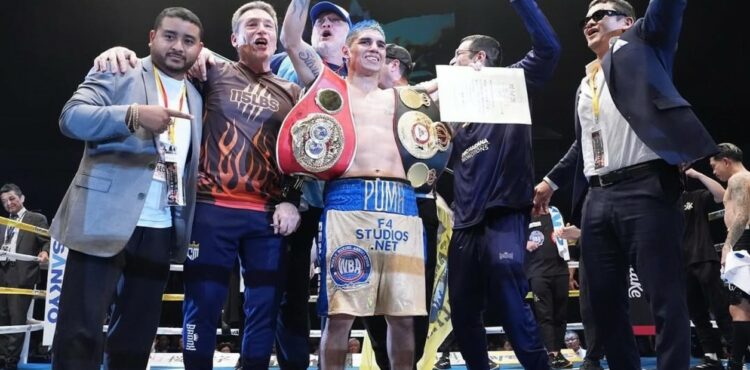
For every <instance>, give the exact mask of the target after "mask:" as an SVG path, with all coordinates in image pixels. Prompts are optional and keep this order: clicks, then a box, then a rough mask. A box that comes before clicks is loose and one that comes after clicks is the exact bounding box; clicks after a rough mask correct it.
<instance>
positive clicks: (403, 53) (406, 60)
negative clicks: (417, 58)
mask: <svg viewBox="0 0 750 370" xmlns="http://www.w3.org/2000/svg"><path fill="white" fill-rule="evenodd" d="M385 57H386V58H388V59H398V61H399V62H401V64H403V65H405V66H406V70H407V71H411V70H412V68H414V63H413V62H412V61H411V54H409V51H408V50H406V49H404V48H403V47H401V46H398V45H396V44H387V45H386V46H385Z"/></svg>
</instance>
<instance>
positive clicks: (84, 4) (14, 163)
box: [0, 0, 750, 218]
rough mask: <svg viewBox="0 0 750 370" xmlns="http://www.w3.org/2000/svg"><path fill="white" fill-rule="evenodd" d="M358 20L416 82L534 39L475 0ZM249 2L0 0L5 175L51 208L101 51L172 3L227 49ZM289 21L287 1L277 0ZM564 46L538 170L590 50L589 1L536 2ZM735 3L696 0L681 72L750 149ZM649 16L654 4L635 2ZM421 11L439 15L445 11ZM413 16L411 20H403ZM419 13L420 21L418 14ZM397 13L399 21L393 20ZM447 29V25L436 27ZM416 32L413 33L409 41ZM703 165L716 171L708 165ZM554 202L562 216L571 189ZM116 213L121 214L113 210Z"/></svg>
mask: <svg viewBox="0 0 750 370" xmlns="http://www.w3.org/2000/svg"><path fill="white" fill-rule="evenodd" d="M337 2H338V3H339V4H341V5H342V6H344V7H346V8H348V9H350V10H351V12H352V15H353V18H354V20H355V21H356V20H359V19H361V18H363V17H370V18H374V19H377V20H378V21H381V22H382V23H386V25H388V24H391V26H390V27H389V26H386V31H388V32H389V35H388V36H389V37H388V39H389V41H393V40H396V41H399V42H402V43H405V44H407V45H406V46H407V47H408V48H409V49H410V50H411V51H412V53H413V54H414V59H415V61H416V62H417V71H416V72H417V73H415V75H414V77H415V79H424V78H427V77H429V76H431V75H433V74H434V67H433V66H434V64H436V63H438V64H447V62H448V61H449V60H450V59H451V57H452V54H453V50H454V49H455V48H456V47H457V46H458V44H459V41H460V39H461V37H463V36H466V35H469V34H474V33H483V34H488V35H491V36H494V37H495V38H497V39H498V40H500V42H501V44H502V45H503V49H504V52H505V58H504V62H503V65H507V64H510V63H512V62H514V61H516V60H518V59H519V58H521V57H522V56H523V55H524V54H525V53H526V52H527V51H528V49H529V47H530V41H529V38H528V36H527V33H526V31H525V29H524V28H523V26H522V24H521V23H520V21H519V19H518V17H517V15H516V14H515V12H514V11H513V9H512V8H511V7H510V5H509V4H508V2H507V1H487V0H485V1H479V0H461V1H448V0H435V1H429V0H416V1H411V0H410V1H405V0H359V1H356V2H355V1H350V0H339V1H337ZM243 3H244V1H236V0H232V1H197V0H182V1H164V0H152V1H141V0H137V1H135V0H134V1H111V0H105V1H102V0H97V1H94V0H78V1H33V0H29V1H2V2H0V27H2V29H1V31H2V32H0V50H1V51H2V54H0V63H1V64H0V65H1V66H2V67H1V71H2V72H1V73H2V80H1V81H2V86H3V96H2V99H0V101H1V103H0V104H2V106H1V107H0V125H1V126H0V127H1V130H0V133H1V134H0V135H1V136H0V138H2V140H0V160H1V162H0V163H2V164H1V165H0V184H2V183H5V182H14V183H16V184H18V185H19V186H20V187H21V188H22V189H23V191H24V193H25V194H26V198H27V200H26V205H27V207H28V208H30V209H34V210H39V211H41V212H42V213H44V214H45V215H47V216H48V217H50V218H51V217H52V216H53V215H54V213H55V211H56V209H57V206H58V204H59V202H60V199H61V198H62V196H63V194H64V193H65V189H66V188H67V186H68V184H69V182H70V181H71V179H72V177H73V174H74V173H75V170H76V167H77V165H78V161H79V160H80V156H81V153H82V148H83V143H81V142H77V141H75V140H72V139H68V138H66V137H64V136H62V134H60V132H59V129H58V126H57V119H58V116H59V114H60V111H61V109H62V107H63V105H64V104H65V102H66V100H67V99H68V98H69V97H70V96H71V95H72V94H73V92H74V90H75V88H76V86H77V85H78V84H79V83H80V82H81V81H82V80H83V78H84V76H85V75H86V73H87V71H88V70H89V68H90V67H91V65H92V60H93V59H94V57H95V56H96V55H98V54H99V53H100V52H101V51H103V50H104V49H106V48H108V47H110V46H113V45H123V46H127V47H130V48H132V49H134V50H135V51H136V52H137V53H138V55H139V56H143V55H145V54H147V53H148V47H147V42H148V41H147V40H148V30H150V29H151V28H152V25H153V20H154V17H155V16H156V14H158V12H159V11H160V10H161V9H163V8H165V7H167V6H184V7H187V8H189V9H191V10H193V11H194V12H195V13H196V14H198V16H199V17H200V18H201V20H202V21H203V23H204V26H205V28H206V34H205V37H204V41H205V44H206V45H207V46H209V47H210V48H211V49H213V50H216V51H218V52H220V53H222V54H223V55H226V56H228V57H232V58H233V57H234V56H235V52H234V50H233V49H232V48H231V45H230V44H229V35H230V32H231V30H230V18H231V14H232V13H233V12H234V10H235V9H236V8H237V7H238V6H240V5H241V4H243ZM271 3H272V4H273V5H274V6H275V7H276V9H277V12H278V13H279V17H281V18H283V14H284V13H285V11H286V7H287V5H288V1H271ZM538 3H539V4H540V7H541V8H542V10H543V11H544V12H545V13H546V15H547V17H548V18H549V19H550V22H551V23H552V26H553V27H554V28H555V30H556V31H557V33H558V35H559V37H560V40H561V43H562V45H563V54H562V58H561V60H560V64H559V66H558V69H557V71H556V73H555V75H554V77H553V80H552V81H551V82H550V83H549V85H548V87H547V88H546V89H545V90H544V91H542V92H540V93H538V94H536V95H532V98H533V111H532V114H533V122H534V138H535V140H534V151H535V155H536V168H535V170H536V172H537V177H538V179H541V177H542V176H543V175H544V173H546V172H547V171H548V170H549V169H550V168H551V167H552V166H553V165H554V163H556V162H557V160H558V159H559V158H560V157H561V156H562V154H564V153H565V151H566V150H567V148H568V146H569V145H570V143H571V142H572V140H573V120H572V118H573V98H574V92H575V90H576V87H577V86H578V84H579V82H580V79H581V78H582V76H583V71H584V65H585V64H586V63H588V62H589V61H591V60H592V59H593V58H594V56H593V54H592V53H591V52H590V51H589V50H588V49H587V48H586V45H585V43H584V40H583V36H582V34H581V31H580V29H579V28H578V26H577V24H578V21H579V20H580V19H581V17H582V16H583V15H585V13H586V7H587V4H588V1H586V0H538ZM739 4H740V1H739V0H711V1H708V0H700V1H691V2H690V3H689V5H688V8H687V10H686V12H685V16H684V22H683V25H684V26H683V32H682V36H681V38H680V45H679V49H680V50H679V52H678V54H677V60H676V63H675V72H674V79H675V81H676V84H677V86H678V88H679V89H680V91H681V92H682V94H683V95H684V97H685V98H686V99H687V100H688V101H690V102H691V103H692V104H693V107H694V109H695V111H696V112H697V114H698V116H699V117H701V119H702V120H703V122H704V124H705V126H706V127H707V128H708V130H709V132H710V133H711V134H712V135H713V136H714V138H715V139H716V141H717V142H722V141H731V142H734V143H737V144H739V145H740V147H741V148H743V150H745V151H746V152H750V147H749V146H748V142H750V137H749V136H748V134H747V132H748V130H747V129H746V128H745V127H744V125H745V124H746V120H742V117H743V113H744V108H745V107H744V106H743V105H742V104H743V102H744V101H746V99H744V97H745V96H746V94H745V91H744V89H745V86H744V83H742V82H741V81H746V79H747V73H746V70H745V69H744V68H745V67H746V66H748V65H749V64H748V58H747V55H746V49H745V47H746V44H747V42H746V37H745V34H744V33H743V32H742V31H743V30H744V25H743V22H744V21H746V16H745V14H744V13H743V12H742V11H740V8H739ZM633 5H634V6H635V8H636V11H637V13H638V14H643V12H644V11H645V8H646V5H647V1H646V0H637V1H633ZM421 15H437V18H434V19H437V20H440V19H442V20H445V19H446V16H447V17H448V18H450V19H452V21H453V24H451V25H450V26H451V27H449V28H445V24H440V22H437V21H434V20H433V18H427V20H426V21H425V18H420V16H421ZM402 18H407V19H406V21H405V22H395V21H397V20H399V19H402ZM420 19H421V21H420ZM394 22H395V23H394ZM430 27H434V28H436V29H434V30H431V31H432V32H433V33H435V32H439V33H440V35H439V37H438V38H436V39H433V40H430V41H429V44H428V45H419V44H418V43H416V42H417V41H418V40H417V41H414V40H412V39H410V38H409V37H410V36H414V35H417V34H419V33H420V32H422V31H424V30H425V28H427V29H428V30H429V28H430ZM440 27H443V28H440ZM410 40H411V41H410ZM699 169H702V170H704V171H707V170H708V167H707V166H706V165H705V164H701V165H700V166H699ZM557 193H558V194H556V195H555V197H556V199H553V202H554V203H557V204H558V207H559V208H561V210H563V212H564V213H565V212H566V210H567V208H568V207H567V203H568V202H567V201H566V199H565V193H566V192H564V191H558V192H557ZM112 216H113V217H117V215H112Z"/></svg>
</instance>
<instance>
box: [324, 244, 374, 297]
mask: <svg viewBox="0 0 750 370" xmlns="http://www.w3.org/2000/svg"><path fill="white" fill-rule="evenodd" d="M330 272H331V279H332V280H333V282H334V284H336V285H337V286H338V287H339V288H341V289H354V288H358V287H360V286H363V285H365V284H367V283H368V281H369V280H370V273H371V272H372V263H371V262H370V256H368V255H367V251H365V250H364V249H362V248H360V247H358V246H356V245H345V246H343V247H340V248H338V249H336V250H335V251H334V252H333V254H332V255H331V262H330Z"/></svg>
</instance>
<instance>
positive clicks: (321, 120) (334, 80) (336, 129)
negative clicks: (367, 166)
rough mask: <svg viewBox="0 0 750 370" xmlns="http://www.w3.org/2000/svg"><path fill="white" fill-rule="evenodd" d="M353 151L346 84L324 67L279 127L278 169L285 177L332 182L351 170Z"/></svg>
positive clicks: (351, 119) (354, 136)
mask: <svg viewBox="0 0 750 370" xmlns="http://www.w3.org/2000/svg"><path fill="white" fill-rule="evenodd" d="M356 147H357V135H356V133H355V131H354V119H353V118H352V114H351V108H350V106H349V94H348V91H347V87H346V81H345V80H344V79H342V78H341V77H339V76H338V75H337V74H336V73H334V72H333V71H332V70H331V69H330V68H328V67H326V66H324V67H323V71H322V72H321V73H320V75H319V76H318V78H317V79H316V80H315V82H314V83H313V84H312V86H310V88H309V89H308V91H307V92H306V93H305V95H304V96H303V97H302V99H300V101H299V102H298V103H297V104H296V105H295V106H294V108H292V110H291V111H290V112H289V114H288V115H287V116H286V118H285V119H284V122H283V123H282V124H281V129H280V130H279V137H278V140H277V142H276V160H277V162H278V164H279V169H280V170H281V172H282V173H284V174H288V175H305V176H312V177H315V178H318V179H321V180H331V179H335V178H337V177H340V176H341V175H343V174H344V173H345V172H346V171H347V170H348V169H349V167H350V166H351V164H352V162H353V161H354V152H355V149H356Z"/></svg>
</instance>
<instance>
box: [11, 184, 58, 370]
mask: <svg viewBox="0 0 750 370" xmlns="http://www.w3.org/2000/svg"><path fill="white" fill-rule="evenodd" d="M0 200H2V203H3V208H5V210H6V211H7V212H8V213H9V215H10V219H12V220H15V221H19V222H23V223H25V224H29V225H34V226H37V227H40V228H43V229H46V228H47V227H48V226H47V217H44V215H43V214H41V213H36V212H31V211H28V210H27V209H26V208H25V207H24V205H23V203H24V201H25V200H26V198H25V197H24V195H23V192H21V189H20V188H19V187H18V186H16V185H15V184H5V185H3V187H2V188H0ZM0 235H2V237H3V241H2V244H1V246H0V250H2V251H5V252H12V253H19V254H26V255H32V256H38V257H39V258H40V259H41V260H42V261H46V260H47V259H48V258H49V254H48V253H49V239H47V238H44V237H42V236H40V235H37V234H33V233H30V232H28V231H23V230H19V229H18V228H16V227H11V226H5V225H0ZM37 281H39V263H38V262H34V261H18V260H16V259H15V258H13V257H10V256H7V255H6V256H4V255H2V254H0V286H2V287H6V288H24V289H32V288H33V287H34V285H35V284H36V283H37ZM30 303H31V296H24V295H6V294H0V325H24V324H26V314H27V312H28V310H29V304H30ZM23 337H24V334H7V335H0V368H5V369H15V368H16V364H17V363H18V357H19V355H20V354H21V347H22V345H23Z"/></svg>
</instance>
